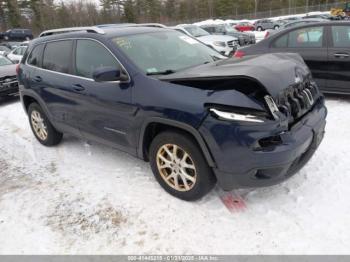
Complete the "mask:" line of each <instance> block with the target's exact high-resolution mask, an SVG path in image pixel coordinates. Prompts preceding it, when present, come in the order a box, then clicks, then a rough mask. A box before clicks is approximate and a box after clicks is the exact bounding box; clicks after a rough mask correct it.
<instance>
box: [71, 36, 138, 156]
mask: <svg viewBox="0 0 350 262" xmlns="http://www.w3.org/2000/svg"><path fill="white" fill-rule="evenodd" d="M75 46H76V47H75V54H74V57H75V62H74V71H75V74H76V76H77V77H76V78H75V79H74V82H73V83H72V84H73V85H74V86H75V87H76V88H77V89H80V95H79V102H78V103H79V114H80V115H81V116H83V117H82V118H81V119H80V129H81V132H82V134H83V136H84V137H85V138H86V139H88V140H90V139H91V140H97V141H99V142H101V143H105V144H109V145H113V146H115V147H118V148H120V149H122V150H125V151H129V150H131V141H129V139H128V134H129V133H130V129H131V125H132V122H133V119H134V117H133V116H134V114H135V112H136V111H135V110H136V108H137V107H136V106H133V105H132V104H131V102H132V101H131V99H132V97H131V95H132V83H131V82H130V81H126V82H119V81H113V82H96V81H94V80H93V73H94V71H95V70H96V69H99V68H101V67H113V68H117V69H120V70H121V72H123V73H124V74H126V75H127V72H126V70H125V69H124V67H123V66H122V65H121V64H120V63H119V61H118V60H117V58H116V57H115V56H114V55H113V53H112V52H111V51H110V50H109V49H108V48H107V47H106V46H104V45H103V44H102V43H100V42H98V41H96V40H93V39H78V40H76V43H75Z"/></svg>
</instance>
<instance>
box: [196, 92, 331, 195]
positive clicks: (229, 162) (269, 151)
mask: <svg viewBox="0 0 350 262" xmlns="http://www.w3.org/2000/svg"><path fill="white" fill-rule="evenodd" d="M326 115H327V109H326V107H325V105H324V101H323V99H322V100H321V101H319V102H318V103H317V104H316V105H315V106H314V108H313V110H312V111H311V112H309V113H308V114H307V115H306V116H304V118H303V119H301V120H300V121H299V122H298V124H296V125H295V126H293V127H292V128H291V129H290V130H287V131H285V130H283V128H282V127H281V126H279V125H278V123H277V124H276V123H275V124H270V125H260V126H258V125H237V124H233V123H229V122H223V121H220V123H219V121H218V120H216V119H213V118H212V117H210V116H209V117H208V119H207V120H206V121H205V122H204V123H203V125H202V126H201V128H200V132H201V133H202V135H203V136H204V137H205V138H206V142H207V144H208V146H209V148H210V151H211V153H212V155H213V158H214V160H215V162H216V164H217V167H216V168H213V171H214V173H215V175H216V177H217V180H218V184H219V186H220V187H221V188H223V189H224V190H232V189H234V188H245V187H263V186H271V185H275V184H278V183H280V182H282V181H284V180H286V179H288V178H289V177H291V176H293V175H294V174H295V173H297V172H298V171H299V170H300V169H301V168H302V167H303V166H304V165H305V164H306V163H307V162H308V161H309V159H310V158H311V157H312V155H313V154H314V153H315V151H316V149H317V148H318V146H319V144H320V143H321V141H322V139H323V136H324V132H325V131H324V130H325V125H326V121H325V118H326ZM275 136H276V137H279V138H280V142H279V143H278V144H277V145H276V144H274V145H272V146H264V147H263V146H261V142H260V141H261V139H265V138H268V137H275Z"/></svg>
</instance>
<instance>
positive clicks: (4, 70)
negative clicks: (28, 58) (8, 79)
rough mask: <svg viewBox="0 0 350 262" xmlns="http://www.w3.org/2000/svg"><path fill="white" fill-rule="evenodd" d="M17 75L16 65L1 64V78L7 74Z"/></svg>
mask: <svg viewBox="0 0 350 262" xmlns="http://www.w3.org/2000/svg"><path fill="white" fill-rule="evenodd" d="M15 75H16V65H5V66H0V78H2V77H5V76H15Z"/></svg>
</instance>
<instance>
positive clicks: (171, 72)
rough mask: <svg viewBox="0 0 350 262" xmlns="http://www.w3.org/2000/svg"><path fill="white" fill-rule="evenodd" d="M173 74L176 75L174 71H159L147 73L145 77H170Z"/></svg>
mask: <svg viewBox="0 0 350 262" xmlns="http://www.w3.org/2000/svg"><path fill="white" fill-rule="evenodd" d="M174 73H176V71H175V70H172V69H168V70H164V71H159V72H148V73H147V75H148V76H154V75H170V74H174Z"/></svg>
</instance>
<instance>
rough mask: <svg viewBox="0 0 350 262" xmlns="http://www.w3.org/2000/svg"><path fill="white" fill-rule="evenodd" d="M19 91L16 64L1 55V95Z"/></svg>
mask: <svg viewBox="0 0 350 262" xmlns="http://www.w3.org/2000/svg"><path fill="white" fill-rule="evenodd" d="M17 93H18V81H17V76H16V65H15V64H14V63H13V62H12V61H11V60H9V59H8V58H6V57H4V56H2V55H0V97H4V96H8V95H13V94H17Z"/></svg>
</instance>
